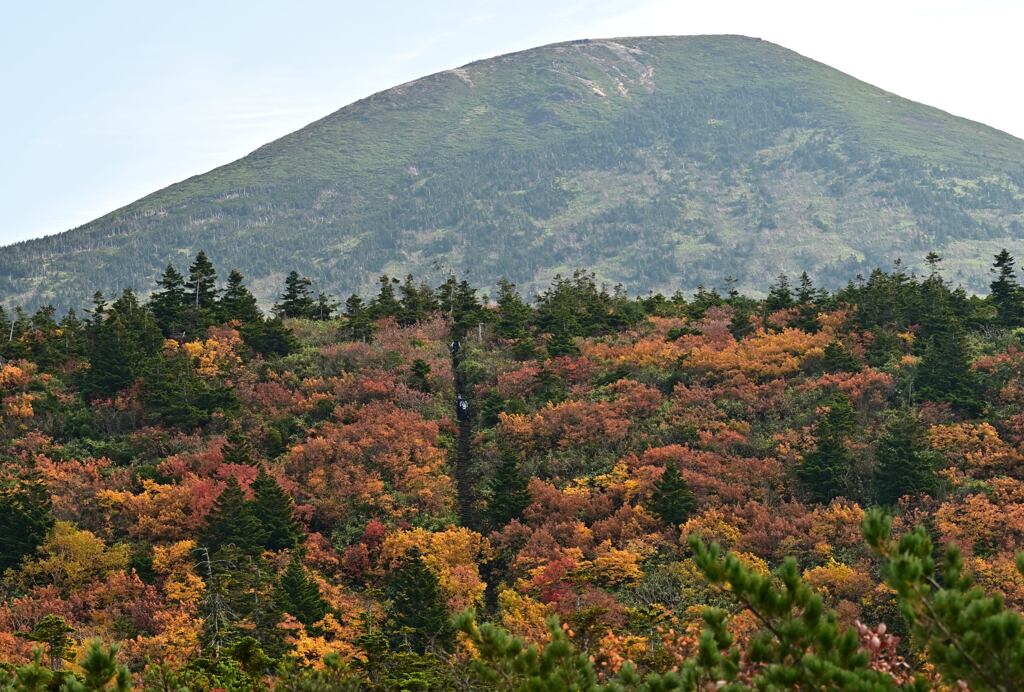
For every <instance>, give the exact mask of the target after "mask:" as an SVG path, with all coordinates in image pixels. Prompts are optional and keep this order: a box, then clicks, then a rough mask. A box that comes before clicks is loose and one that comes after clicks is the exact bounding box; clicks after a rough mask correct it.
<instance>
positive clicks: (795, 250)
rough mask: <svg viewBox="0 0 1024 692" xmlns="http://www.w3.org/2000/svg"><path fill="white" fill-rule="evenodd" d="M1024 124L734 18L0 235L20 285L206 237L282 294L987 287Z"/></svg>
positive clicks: (4, 266)
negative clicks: (300, 284)
mask: <svg viewBox="0 0 1024 692" xmlns="http://www.w3.org/2000/svg"><path fill="white" fill-rule="evenodd" d="M1022 224H1024V142H1022V141H1021V140H1018V139H1016V138H1014V137H1011V136H1009V135H1007V134H1005V133H1002V132H998V131H995V130H993V129H991V128H988V127H985V126H983V125H980V124H978V123H974V122H969V121H967V120H963V119H960V118H956V117H953V116H951V115H949V114H947V113H943V112H941V111H938V110H935V109H933V108H929V107H927V106H924V105H921V104H917V103H913V102H910V101H907V100H905V99H902V98H900V97H898V96H896V95H894V94H890V93H887V92H884V91H882V90H879V89H877V88H875V87H872V86H870V85H868V84H865V83H863V82H860V81H858V80H856V79H854V78H852V77H850V76H848V75H845V74H842V73H840V72H838V71H836V70H834V69H832V68H830V67H828V66H825V65H822V64H820V63H817V62H814V61H812V60H809V59H807V58H804V57H802V56H800V55H797V54H796V53H793V52H791V51H789V50H786V49H784V48H781V47H779V46H776V45H773V44H771V43H767V42H764V41H759V40H755V39H749V38H744V37H738V36H703V37H655V38H621V39H614V40H594V41H577V42H571V43H562V44H555V45H550V46H545V47H542V48H536V49H533V50H528V51H524V52H521V53H516V54H512V55H505V56H501V57H497V58H493V59H490V60H484V61H481V62H477V63H473V64H470V65H467V66H465V67H462V68H459V69H456V70H451V71H448V72H443V73H440V74H435V75H431V76H429V77H424V78H423V79H419V80H416V81H414V82H410V83H408V84H403V85H401V86H398V87H395V88H393V89H390V90H388V91H385V92H382V93H379V94H376V95H374V96H371V97H369V98H367V99H364V100H362V101H359V102H357V103H354V104H352V105H350V106H347V107H345V108H343V109H341V110H339V111H337V112H336V113H333V114H332V115H329V116H327V117H326V118H324V119H322V120H320V121H317V122H315V123H313V124H311V125H309V126H307V127H305V128H303V129H302V130H299V131H298V132H295V133H293V134H291V135H288V136H286V137H284V138H282V139H280V140H277V141H275V142H272V143H270V144H267V145H266V146H264V147H261V148H260V149H258V150H257V151H255V152H253V153H252V154H250V155H249V156H247V157H245V158H243V159H241V160H239V161H236V162H234V163H232V164H230V165H226V166H223V167H221V168H218V169H216V170H213V171H211V172H209V173H206V174H204V175H200V176H196V177H194V178H190V179H188V180H185V181H183V182H181V183H179V184H176V185H173V186H171V187H169V188H167V189H165V190H161V191H159V192H156V193H154V194H152V195H150V196H148V197H145V198H143V199H141V200H139V201H138V202H135V203H133V204H131V205H129V206H127V207H124V208H122V209H119V210H117V211H115V212H112V213H111V214H108V215H107V216H104V217H102V218H100V219H97V220H96V221H93V222H92V223H89V224H86V225H85V226H82V227H80V228H77V229H75V230H73V231H69V232H66V233H63V234H60V235H56V236H51V237H48V238H44V239H40V240H32V241H27V242H24V243H19V244H16V245H13V246H9V247H6V248H2V249H0V301H6V302H8V303H10V302H16V303H20V304H23V305H26V306H29V307H35V306H37V305H42V304H46V303H52V304H54V305H55V306H57V307H58V308H61V309H63V308H66V307H70V306H77V307H81V306H83V305H85V304H87V303H88V300H89V299H90V297H91V295H92V293H93V291H95V290H104V291H106V292H108V293H110V292H115V291H117V290H120V289H121V288H122V287H124V286H133V287H135V288H136V289H137V290H140V291H145V290H148V287H150V286H151V285H152V282H153V281H154V279H155V278H156V277H157V275H158V274H159V272H160V271H162V269H163V268H164V266H166V264H167V262H168V261H174V262H177V263H179V264H180V263H183V262H186V261H188V259H189V258H190V257H191V256H192V255H193V254H194V253H195V252H196V250H198V249H200V248H203V249H205V250H206V252H207V253H208V254H209V256H210V257H211V258H212V259H213V260H214V261H215V262H216V263H217V264H218V265H219V266H222V267H235V268H237V269H239V270H241V271H242V272H243V273H244V274H246V275H247V276H250V277H251V278H252V285H253V290H254V292H255V293H256V295H257V297H258V298H259V299H260V300H261V303H262V304H264V305H269V304H270V302H271V301H272V300H273V293H274V291H275V290H276V288H277V286H278V285H279V284H280V281H281V279H282V278H283V276H282V275H281V274H280V269H281V267H282V266H294V267H296V268H297V269H298V270H299V271H300V272H301V273H303V274H304V275H307V276H310V277H312V278H313V279H314V280H315V281H316V282H317V284H318V286H320V287H321V288H323V289H324V290H328V291H332V292H334V293H336V294H339V295H347V294H348V293H349V292H350V291H353V290H360V289H362V290H366V289H367V288H369V287H370V286H371V285H372V284H373V282H374V281H375V278H376V276H377V275H378V274H379V273H381V272H388V273H390V274H397V275H404V274H405V273H406V272H409V271H411V272H413V273H415V274H416V275H417V276H422V277H425V278H430V279H431V280H435V281H438V282H439V281H440V280H441V278H442V276H443V274H444V272H446V271H449V270H455V271H457V272H459V273H461V274H464V275H467V276H470V277H472V279H473V280H474V281H475V282H476V283H477V284H478V285H481V286H485V287H487V286H493V285H494V282H495V281H496V280H497V279H498V278H499V277H500V276H502V275H505V276H508V278H510V279H511V280H513V281H516V282H517V283H518V284H519V285H520V286H521V287H522V288H523V290H524V292H526V293H527V294H532V292H533V291H534V290H536V289H540V288H543V287H544V286H546V285H547V284H548V282H549V281H550V280H551V278H552V277H553V276H554V274H555V273H558V272H562V273H563V274H567V273H570V272H571V270H572V268H575V267H579V266H588V267H591V268H593V270H594V271H595V272H596V275H597V278H598V280H599V281H607V282H608V283H609V285H613V284H615V283H619V282H621V283H623V284H625V285H627V286H629V287H630V288H631V289H632V290H634V291H639V292H646V291H647V290H648V289H656V290H662V291H668V292H670V291H672V290H675V289H682V290H693V289H695V288H696V287H697V286H699V285H702V284H703V285H706V286H720V285H722V281H723V279H724V278H725V277H726V276H729V275H731V276H733V277H735V278H736V279H738V280H739V285H740V287H742V288H743V289H744V290H747V291H750V292H756V291H758V290H760V289H762V288H763V287H764V286H765V285H767V283H768V282H769V281H771V278H772V277H773V276H774V275H775V274H776V273H777V272H778V271H779V270H788V271H793V272H796V271H799V270H804V269H806V270H808V271H810V272H811V273H812V274H813V275H814V276H818V277H822V281H823V283H824V284H825V285H828V286H834V283H835V281H837V280H838V279H836V277H844V279H845V277H849V276H852V275H854V274H855V273H856V272H858V271H867V270H869V269H870V268H872V267H875V266H889V263H890V262H891V261H892V260H893V259H895V258H896V257H903V258H905V259H908V260H913V259H916V258H919V257H921V256H923V255H924V253H925V252H926V251H927V250H929V249H936V250H938V251H940V252H941V253H942V254H943V255H944V256H945V257H946V272H947V276H948V279H949V280H950V281H952V282H953V283H963V284H964V285H965V286H967V287H968V288H969V289H971V290H983V289H984V285H985V283H986V282H987V275H986V266H987V258H988V257H991V255H992V254H994V253H995V252H996V251H997V250H998V248H999V247H1001V246H1009V247H1011V249H1013V246H1014V244H1015V243H1016V242H1017V239H1018V238H1019V237H1020V236H1021V233H1022V230H1024V226H1022Z"/></svg>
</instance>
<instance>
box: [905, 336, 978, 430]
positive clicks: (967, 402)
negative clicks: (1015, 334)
mask: <svg viewBox="0 0 1024 692" xmlns="http://www.w3.org/2000/svg"><path fill="white" fill-rule="evenodd" d="M970 365H971V362H970V357H969V355H968V352H967V338H966V336H965V334H964V332H963V329H962V328H960V327H959V325H956V324H951V325H950V326H949V328H948V329H947V330H946V331H944V332H939V333H936V334H934V335H932V337H931V338H929V339H928V341H927V343H926V345H925V348H924V353H923V355H922V357H921V362H920V363H919V364H918V366H917V369H916V376H915V378H914V383H915V385H916V387H917V395H918V397H919V398H921V399H923V400H925V401H937V402H946V403H949V404H951V405H952V406H954V407H955V408H957V409H960V410H961V411H965V412H967V413H970V414H977V413H980V412H981V411H982V409H984V408H985V404H984V401H983V399H982V396H981V391H980V382H979V381H978V377H977V375H976V374H975V373H974V371H972V370H971V367H970Z"/></svg>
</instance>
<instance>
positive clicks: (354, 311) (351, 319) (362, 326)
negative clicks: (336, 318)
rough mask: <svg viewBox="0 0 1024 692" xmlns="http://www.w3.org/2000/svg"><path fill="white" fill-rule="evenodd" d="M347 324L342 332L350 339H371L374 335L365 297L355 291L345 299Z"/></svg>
mask: <svg viewBox="0 0 1024 692" xmlns="http://www.w3.org/2000/svg"><path fill="white" fill-rule="evenodd" d="M344 315H345V326H344V327H343V328H342V333H343V334H344V335H345V338H346V339H348V340H350V341H369V340H370V337H371V336H373V321H372V320H371V318H370V313H369V311H368V310H367V307H366V305H365V304H364V303H363V299H362V298H360V297H359V296H358V295H357V294H355V293H353V294H352V295H350V296H349V297H348V300H346V301H345V312H344Z"/></svg>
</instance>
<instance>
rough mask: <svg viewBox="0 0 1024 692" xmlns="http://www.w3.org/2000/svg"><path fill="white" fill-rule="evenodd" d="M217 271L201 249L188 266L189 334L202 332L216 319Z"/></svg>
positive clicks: (186, 326) (186, 324) (186, 316)
mask: <svg viewBox="0 0 1024 692" xmlns="http://www.w3.org/2000/svg"><path fill="white" fill-rule="evenodd" d="M216 311H217V272H216V270H215V269H214V268H213V263H212V262H210V258H209V257H207V256H206V253H205V252H203V251H202V250H200V251H199V252H198V253H196V258H195V260H194V261H193V262H192V265H191V266H189V268H188V280H187V281H186V282H185V311H184V331H185V333H186V334H187V335H188V336H190V337H191V336H198V335H199V334H200V332H202V331H203V330H204V329H206V328H207V327H208V326H210V325H211V324H213V323H214V322H215V321H216V317H217V312H216Z"/></svg>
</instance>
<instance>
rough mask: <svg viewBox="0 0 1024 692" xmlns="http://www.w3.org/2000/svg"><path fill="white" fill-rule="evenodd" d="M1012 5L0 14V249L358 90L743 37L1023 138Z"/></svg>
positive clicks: (233, 5) (166, 179) (119, 9)
mask: <svg viewBox="0 0 1024 692" xmlns="http://www.w3.org/2000/svg"><path fill="white" fill-rule="evenodd" d="M1021 26H1024V2H1020V0H1005V1H1003V0H988V1H984V0H975V1H973V2H971V1H968V0H963V1H953V0H928V1H924V0H902V1H897V0H885V1H882V0H862V1H861V2H857V3H851V2H842V3H839V2H821V0H813V1H812V0H776V1H775V2H765V1H764V0H714V1H712V0H702V1H700V2H691V1H690V0H635V1H633V2H627V1H625V0H594V1H589V2H584V1H582V0H577V1H572V0H570V1H566V2H559V1H558V0H546V1H545V0H516V1H515V2H512V1H508V2H499V1H496V0H477V1H476V2H454V1H452V0H426V1H424V0H421V1H419V2H394V1H389V0H379V1H377V2H365V1H360V2H353V1H351V0H340V1H336V2H328V1H326V0H323V1H319V2H314V1H305V0H293V1H291V2H279V3H271V2H260V1H258V0H247V1H245V2H235V1H224V0H216V1H210V0H207V1H205V2H196V1H191V0H178V1H177V2H163V1H159V2H157V1H154V2H138V1H137V0H136V1H135V2H114V1H105V0H93V1H92V2H79V1H68V2H32V1H31V0H22V1H20V2H18V1H16V0H2V2H0V65H2V68H0V69H2V73H0V75H2V77H3V80H2V82H0V88H2V90H3V91H2V94H3V99H2V103H3V107H2V108H0V152H3V164H4V165H3V166H2V168H0V244H3V243H10V242H14V241H17V240H21V239H25V238H29V237H34V236H40V235H46V234H50V233H58V232H60V231H64V230H67V229H69V228H73V227H75V226H77V225H80V224H82V223H85V222H86V221H89V220H91V219H93V218H95V217H97V216H100V215H101V214H103V213H106V212H108V211H111V210H113V209H115V208H117V207H119V206H122V205H124V204H127V203H129V202H131V201H133V200H134V199H137V198H138V197H141V196H143V195H145V194H147V193H149V192H152V191H154V190H156V189H159V188H161V187H164V186H166V185H169V184H171V183H173V182H176V181H178V180H181V179H183V178H186V177H188V176H190V175H194V174H197V173H202V172H204V171H206V170H209V169H210V168H213V167H215V166H218V165H220V164H223V163H227V162H229V161H232V160H234V159H237V158H239V157H240V156H243V155H245V154H246V153H248V152H250V151H252V150H253V149H255V148H256V147H258V146H259V145H261V144H263V143H265V142H267V141H270V140H272V139H275V138H277V137H280V136H281V135H284V134H286V133H288V132H291V131H293V130H295V129H298V128H299V127H301V126H303V125H305V124H307V123H309V122H311V121H313V120H316V119H318V118H320V117H322V116H324V115H326V114H327V113H330V112H332V111H334V110H337V109H338V108H340V107H342V106H344V105H346V104H348V103H351V102H352V101H355V100H357V99H359V98H362V97H363V96H367V95H369V94H371V93H373V92H375V91H379V90H381V89H386V88H388V87H390V86H393V85H395V84H399V83H401V82H404V81H408V80H410V79H414V78H416V77H419V76H422V75H425V74H430V73H432V72H436V71H439V70H443V69H447V68H451V67H456V66H458V65H461V64H464V63H467V62H470V61H472V60H476V59H479V58H484V57H489V56H492V55H497V54H500V53H506V52H509V51H513V50H519V49H523V48H529V47H532V46H535V45H541V44H544V43H551V42H553V41H561V40H568V39H577V38H595V37H602V36H626V35H640V34H701V33H737V34H746V35H750V36H758V37H761V38H764V39H767V40H770V41H774V42H776V43H779V44H782V45H784V46H786V47H788V48H792V49H794V50H796V51H798V52H801V53H803V54H804V55H808V56H809V57H812V58H815V59H817V60H820V61H822V62H825V63H828V64H830V65H833V66H834V67H837V68H839V69H841V70H843V71H845V72H849V73H850V74H853V75H854V76H856V77H859V78H861V79H864V80H866V81H868V82H871V83H873V84H876V85H878V86H880V87H882V88H885V89H888V90H890V91H893V92H895V93H898V94H900V95H902V96H907V97H909V98H912V99H915V100H918V101H923V102H925V103H928V104H930V105H934V106H937V107H940V108H943V109H945V110H948V111H951V112H953V113H956V114H957V115H962V116H965V117H969V118H972V119H975V120H980V121H982V122H985V123H987V124H989V125H992V126H994V127H998V128H1000V129H1003V130H1006V131H1008V132H1011V133H1013V134H1016V135H1017V136H1024V89H1021V88H1020V70H1021V66H1022V64H1024V61H1022V60H1021V53H1022V51H1021V48H1020V43H1019V40H1020V39H1019V35H1018V34H1019V31H1020V27H1021Z"/></svg>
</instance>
